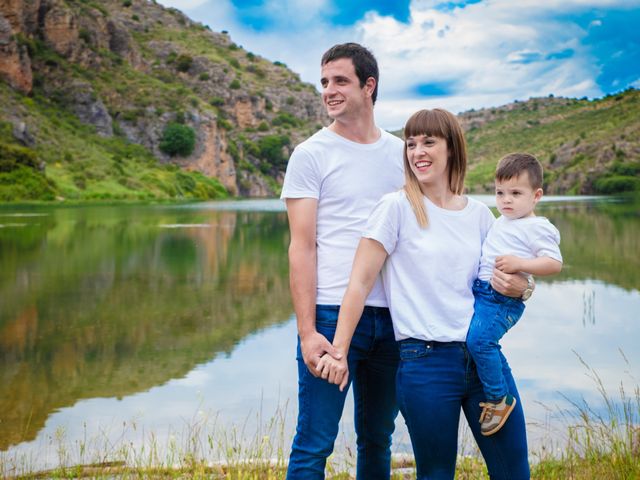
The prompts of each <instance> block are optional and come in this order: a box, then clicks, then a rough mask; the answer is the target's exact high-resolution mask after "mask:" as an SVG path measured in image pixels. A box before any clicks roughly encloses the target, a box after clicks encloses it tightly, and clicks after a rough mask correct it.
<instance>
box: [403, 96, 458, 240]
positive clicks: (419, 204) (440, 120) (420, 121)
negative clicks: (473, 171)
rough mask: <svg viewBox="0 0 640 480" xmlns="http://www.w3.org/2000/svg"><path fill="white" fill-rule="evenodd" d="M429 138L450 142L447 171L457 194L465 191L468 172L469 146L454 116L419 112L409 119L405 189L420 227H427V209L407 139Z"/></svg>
mask: <svg viewBox="0 0 640 480" xmlns="http://www.w3.org/2000/svg"><path fill="white" fill-rule="evenodd" d="M418 135H426V136H428V137H439V138H444V139H445V140H446V141H447V152H448V160H447V170H448V173H449V190H451V192H453V193H454V194H456V195H460V194H462V192H463V190H464V176H465V173H466V171H467V147H466V142H465V140H464V133H463V132H462V128H461V127H460V124H459V123H458V120H457V119H456V117H455V115H453V114H452V113H451V112H448V111H447V110H443V109H441V108H434V109H433V110H419V111H417V112H416V113H414V114H413V115H411V117H409V120H407V124H406V125H405V126H404V154H403V156H404V177H405V184H404V190H405V192H406V195H407V199H408V200H409V203H410V204H411V208H412V209H413V212H414V213H415V215H416V220H417V221H418V224H419V225H420V227H421V228H425V227H426V226H427V225H428V223H429V222H428V220H427V210H426V209H425V206H424V195H423V193H422V190H421V189H420V182H418V179H417V178H416V176H415V175H414V173H413V170H411V165H410V164H409V158H408V157H407V138H409V137H416V136H418Z"/></svg>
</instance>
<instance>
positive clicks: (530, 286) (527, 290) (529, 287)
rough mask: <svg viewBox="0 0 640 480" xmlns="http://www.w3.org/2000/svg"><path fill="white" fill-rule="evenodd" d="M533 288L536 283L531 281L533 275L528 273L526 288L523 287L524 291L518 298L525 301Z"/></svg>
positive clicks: (529, 296)
mask: <svg viewBox="0 0 640 480" xmlns="http://www.w3.org/2000/svg"><path fill="white" fill-rule="evenodd" d="M534 288H536V284H535V283H534V281H533V277H532V276H531V275H529V276H528V277H527V288H525V289H524V292H522V296H521V297H520V299H521V300H522V301H523V302H526V301H527V300H529V298H531V295H532V294H533V289H534Z"/></svg>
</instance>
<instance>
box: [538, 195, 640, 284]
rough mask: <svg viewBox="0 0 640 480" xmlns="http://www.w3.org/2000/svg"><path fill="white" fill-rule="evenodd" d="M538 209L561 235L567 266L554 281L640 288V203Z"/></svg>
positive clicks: (612, 203)
mask: <svg viewBox="0 0 640 480" xmlns="http://www.w3.org/2000/svg"><path fill="white" fill-rule="evenodd" d="M536 211H537V213H538V214H539V215H544V216H547V217H548V218H549V219H550V220H551V221H552V222H553V223H554V224H555V225H556V226H557V227H558V229H559V230H560V233H561V235H562V241H561V245H560V248H561V250H562V255H563V257H564V267H563V270H562V273H561V274H560V275H558V276H555V277H552V279H551V281H554V280H580V281H582V280H599V281H602V282H605V283H608V284H612V285H617V286H619V287H622V288H624V289H626V290H640V256H639V253H640V202H637V201H636V202H634V201H630V200H629V201H625V202H612V201H602V200H600V201H596V202H592V203H588V202H579V203H578V202H575V203H574V202H571V203H559V204H555V205H551V206H542V208H538V209H536ZM542 281H547V280H542Z"/></svg>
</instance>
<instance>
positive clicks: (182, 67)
mask: <svg viewBox="0 0 640 480" xmlns="http://www.w3.org/2000/svg"><path fill="white" fill-rule="evenodd" d="M191 65H193V57H191V56H190V55H184V54H182V55H178V58H176V68H177V69H178V71H179V72H188V71H189V69H190V68H191Z"/></svg>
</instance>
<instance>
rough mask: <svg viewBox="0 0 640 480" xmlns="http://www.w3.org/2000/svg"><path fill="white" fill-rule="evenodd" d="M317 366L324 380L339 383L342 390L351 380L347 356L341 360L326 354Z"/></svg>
mask: <svg viewBox="0 0 640 480" xmlns="http://www.w3.org/2000/svg"><path fill="white" fill-rule="evenodd" d="M317 368H318V371H319V372H320V376H321V377H322V378H323V379H324V380H326V381H327V382H329V383H333V384H335V385H339V387H338V388H340V391H341V392H342V391H344V388H345V387H346V386H347V383H348V382H349V364H348V363H347V358H346V357H345V356H343V357H342V358H341V359H340V360H336V359H335V358H333V357H332V356H331V355H324V356H323V357H322V358H321V359H320V362H319V363H318V367H317Z"/></svg>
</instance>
